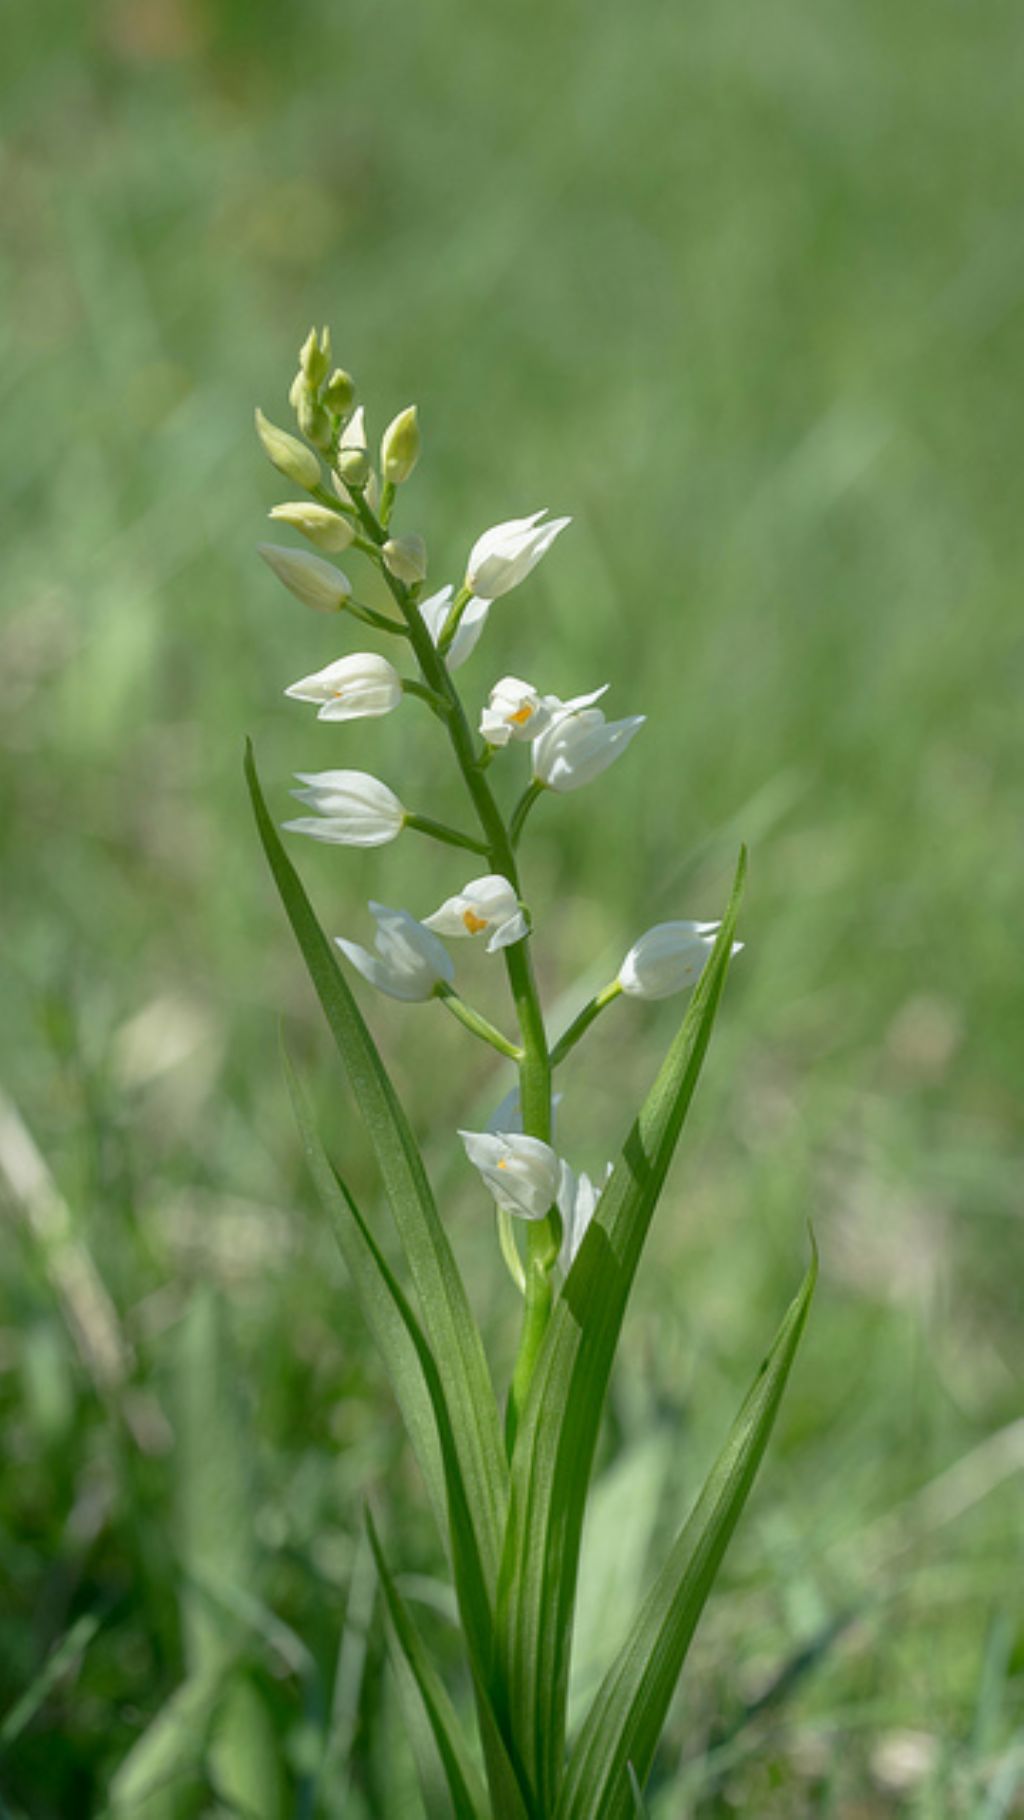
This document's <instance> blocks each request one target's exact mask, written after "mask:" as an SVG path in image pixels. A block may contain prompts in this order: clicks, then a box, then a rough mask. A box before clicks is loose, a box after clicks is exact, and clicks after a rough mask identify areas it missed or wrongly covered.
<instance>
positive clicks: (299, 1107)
mask: <svg viewBox="0 0 1024 1820" xmlns="http://www.w3.org/2000/svg"><path fill="white" fill-rule="evenodd" d="M282 1053H283V1056H284V1068H285V1075H286V1077H287V1081H288V1087H289V1090H290V1092H291V1096H292V1105H293V1107H294V1109H295V1119H296V1123H297V1124H298V1127H299V1134H300V1136H301V1138H302V1147H303V1150H304V1151H305V1154H306V1162H307V1165H308V1167H309V1173H310V1175H311V1176H312V1178H313V1183H314V1186H315V1188H316V1191H317V1193H318V1195H319V1196H320V1199H321V1201H322V1203H323V1206H324V1211H325V1213H326V1214H327V1216H328V1219H329V1220H330V1222H331V1228H332V1230H333V1232H334V1236H335V1238H336V1240H337V1242H338V1247H339V1249H340V1251H341V1255H342V1257H343V1258H344V1260H345V1264H346V1267H347V1269H348V1273H349V1276H350V1278H351V1280H352V1285H353V1288H354V1289H355V1292H356V1295H357V1296H358V1298H359V1305H360V1307H361V1309H362V1311H363V1315H364V1318H365V1320H366V1324H367V1326H368V1327H369V1329H370V1332H371V1333H372V1334H373V1337H374V1340H375V1341H376V1343H377V1348H378V1351H379V1352H380V1355H381V1358H382V1359H383V1361H384V1365H385V1367H386V1369H387V1374H388V1377H389V1378H390V1380H391V1388H392V1390H393V1391H394V1393H395V1398H396V1400H397V1403H398V1406H399V1408H400V1410H401V1412H402V1419H403V1421H404V1423H405V1428H406V1433H407V1434H408V1436H409V1440H410V1442H411V1443H412V1448H413V1451H414V1453H415V1455H416V1458H417V1460H418V1461H419V1466H420V1471H421V1472H422V1474H423V1478H424V1482H425V1484H426V1488H427V1495H428V1497H429V1498H430V1502H431V1505H432V1506H433V1510H434V1515H435V1517H436V1519H437V1522H438V1526H439V1528H440V1531H441V1535H442V1537H443V1538H444V1540H445V1541H446V1542H447V1540H448V1506H447V1501H446V1498H445V1490H444V1467H443V1465H442V1463H441V1448H440V1444H439V1442H438V1438H437V1425H436V1422H435V1420H434V1412H433V1409H432V1407H431V1402H430V1395H429V1393H428V1391H427V1387H426V1384H425V1383H424V1379H423V1368H422V1366H421V1364H420V1361H419V1358H418V1357H417V1353H416V1347H415V1346H414V1344H413V1342H412V1339H411V1338H410V1335H409V1329H408V1327H407V1325H406V1322H405V1321H404V1320H403V1318H402V1316H401V1314H400V1312H399V1310H398V1307H397V1305H396V1302H395V1298H394V1296H393V1295H392V1294H391V1291H390V1289H389V1287H388V1282H387V1278H386V1277H385V1276H384V1275H383V1274H382V1272H381V1270H380V1268H379V1265H378V1263H377V1253H376V1250H375V1247H374V1246H373V1245H371V1244H368V1243H367V1240H366V1238H365V1236H364V1232H365V1230H366V1229H365V1226H364V1222H363V1221H362V1220H360V1219H354V1218H353V1217H352V1212H351V1208H350V1202H349V1198H348V1197H347V1196H346V1195H345V1194H344V1193H343V1192H342V1190H341V1188H339V1186H338V1181H337V1178H336V1176H335V1173H334V1170H333V1168H332V1167H331V1164H330V1162H329V1160H328V1158H327V1155H326V1153H325V1151H324V1148H323V1144H322V1143H321V1141H320V1137H319V1134H318V1133H317V1130H316V1126H315V1124H314V1122H313V1114H312V1110H311V1108H310V1105H309V1102H308V1100H307V1098H306V1094H305V1092H304V1090H303V1088H302V1086H301V1083H300V1081H299V1079H298V1076H297V1074H296V1072H295V1067H294V1064H293V1063H292V1060H291V1057H290V1056H289V1054H288V1052H287V1049H285V1048H284V1047H283V1046H282Z"/></svg>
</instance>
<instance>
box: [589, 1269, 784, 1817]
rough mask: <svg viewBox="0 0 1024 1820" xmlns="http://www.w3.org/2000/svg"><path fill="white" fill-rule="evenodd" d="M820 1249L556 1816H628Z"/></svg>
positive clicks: (597, 1711)
mask: <svg viewBox="0 0 1024 1820" xmlns="http://www.w3.org/2000/svg"><path fill="white" fill-rule="evenodd" d="M817 1273H818V1265H817V1257H816V1256H814V1257H812V1259H811V1264H810V1268H809V1269H808V1271H807V1275H806V1276H805V1278H804V1281H803V1283H802V1285H801V1288H800V1291H799V1293H798V1294H797V1296H796V1298H795V1300H794V1301H793V1302H792V1304H791V1306H790V1308H789V1310H788V1311H787V1313H786V1316H785V1319H784V1320H783V1323H782V1326H781V1327H780V1329H779V1331H778V1334H777V1335H776V1338H775V1341H774V1343H773V1345H772V1349H771V1351H770V1352H769V1354H768V1356H767V1358H766V1359H765V1361H764V1363H763V1365H762V1366H761V1369H760V1371H759V1373H758V1375H757V1378H756V1379H755V1381H754V1384H753V1386H752V1388H751V1390H750V1392H749V1394H748V1396H747V1398H746V1401H745V1402H744V1404H743V1407H742V1409H741V1410H740V1413H739V1415H738V1416H737V1418H736V1421H735V1423H734V1424H733V1428H732V1431H731V1433H730V1435H729V1438H728V1440H727V1442H726V1444H725V1447H724V1448H723V1450H722V1452H721V1454H720V1455H719V1457H718V1460H717V1461H716V1463H715V1465H714V1467H713V1468H712V1470H711V1472H710V1474H709V1476H708V1478H707V1481H706V1483H705V1485H704V1488H703V1490H702V1492H701V1494H700V1497H699V1499H698V1501H697V1504H696V1506H695V1508H694V1511H693V1514H692V1516H691V1517H690V1519H689V1521H688V1523H687V1524H686V1525H685V1527H684V1529H683V1530H682V1531H681V1533H680V1535H679V1537H678V1539H677V1541H676V1543H675V1546H674V1547H673V1549H672V1552H671V1554H670V1555H669V1558H668V1560H667V1562H666V1563H665V1566H664V1567H663V1569H662V1571H661V1573H660V1574H659V1576H658V1579H657V1580H656V1582H655V1584H654V1586H653V1587H652V1588H651V1590H650V1592H649V1593H648V1595H647V1598H646V1599H645V1601H644V1604H643V1606H642V1607H641V1610H640V1612H639V1614H638V1616H637V1618H636V1621H635V1623H634V1625H633V1627H632V1630H631V1632H630V1635H629V1636H628V1637H627V1639H626V1642H625V1643H624V1645H623V1647H622V1649H621V1651H620V1652H619V1655H618V1657H617V1659H616V1661H615V1662H614V1663H613V1665H612V1667H611V1668H610V1669H609V1671H608V1674H607V1675H606V1677H605V1679H604V1682H603V1683H602V1685H601V1687H600V1689H599V1690H598V1694H597V1697H596V1699H595V1700H594V1703H593V1706H592V1707H591V1709H590V1712H589V1713H588V1715H587V1718H586V1721H585V1722H584V1725H583V1729H582V1731H581V1733H580V1736H579V1739H578V1740H577V1743H576V1746H575V1749H574V1750H573V1752H572V1755H571V1757H570V1760H569V1765H568V1769H567V1772H566V1778H565V1782H564V1785H563V1788H562V1792H561V1797H560V1799H559V1803H558V1807H557V1809H556V1820H592V1816H593V1815H594V1814H600V1815H601V1816H602V1820H630V1816H631V1815H633V1814H635V1813H636V1811H637V1809H636V1789H637V1786H638V1785H640V1784H642V1782H643V1780H644V1779H645V1777H646V1775H647V1773H648V1770H649V1769H650V1766H651V1760H652V1758H653V1756H654V1751H655V1747H656V1745H657V1742H658V1737H659V1735H660V1732H661V1728H662V1725H663V1723H664V1720H665V1714H666V1712H667V1710H668V1705H669V1701H670V1700H671V1698H672V1694H673V1692H674V1690H675V1686H676V1682H677V1681H678V1679H679V1673H680V1670H681V1668H682V1666H683V1662H684V1660H685V1657H686V1652H687V1650H688V1649H689V1646H690V1641H691V1639H692V1637H693V1633H694V1631H695V1629H696V1627H697V1621H698V1619H699V1617H700V1615H701V1612H702V1611H703V1609H704V1605H705V1602H706V1600H707V1597H708V1594H709V1592H710V1590H711V1587H712V1584H713V1582H714V1579H715V1576H716V1574H717V1573H718V1569H719V1567H720V1565H721V1562H722V1557H723V1555H724V1554H725V1551H726V1548H727V1547H728V1544H729V1541H730V1538H731V1537H732V1533H733V1531H734V1529H735V1527H736V1524H737V1522H738V1520H739V1517H740V1513H741V1512H742V1510H743V1507H744V1505H745V1503H746V1501H747V1498H748V1496H749V1494H750V1489H751V1487H752V1485H753V1483H754V1479H755V1476H756V1474H757V1469H758V1467H759V1466H760V1464H761V1459H762V1457H763V1455H764V1450H765V1448H766V1446H767V1444H768V1437H769V1435H770V1434H771V1431H772V1427H773V1425H774V1422H775V1417H776V1415H777V1413H778V1408H779V1404H780V1402H781V1401H782V1394H783V1391H784V1390H785V1388H786V1380H787V1378H788V1376H789V1371H790V1367H791V1366H792V1363H793V1359H794V1357H795V1355H796V1350H797V1347H798V1345H799V1343H800V1337H801V1334H802V1333H803V1329H804V1324H805V1322H806V1320H807V1311H808V1308H809V1307H810V1301H811V1296H812V1295H813V1293H814V1285H815V1281H816V1278H817Z"/></svg>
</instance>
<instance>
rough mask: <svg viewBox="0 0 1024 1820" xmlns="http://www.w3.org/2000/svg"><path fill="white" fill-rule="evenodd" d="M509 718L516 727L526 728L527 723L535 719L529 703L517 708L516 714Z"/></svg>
mask: <svg viewBox="0 0 1024 1820" xmlns="http://www.w3.org/2000/svg"><path fill="white" fill-rule="evenodd" d="M508 718H509V720H510V721H511V722H512V725H513V726H514V727H525V725H526V723H527V721H528V720H532V719H533V709H532V708H531V706H530V704H529V702H528V701H527V702H524V703H523V705H522V707H521V708H517V709H516V711H515V713H514V714H510V715H509V717H508Z"/></svg>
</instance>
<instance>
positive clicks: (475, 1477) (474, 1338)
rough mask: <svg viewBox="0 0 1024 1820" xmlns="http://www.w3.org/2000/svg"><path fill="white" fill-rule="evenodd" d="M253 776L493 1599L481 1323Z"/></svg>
mask: <svg viewBox="0 0 1024 1820" xmlns="http://www.w3.org/2000/svg"><path fill="white" fill-rule="evenodd" d="M245 773H246V778H247V781H248V785H249V793H250V796H251V798H252V806H253V812H254V814H255V817H256V825H257V828H258V830H259V835H260V839H261V841H262V843H263V850H264V852H265V854H266V857H267V861H268V863H269V865H270V869H271V871H272V873H273V875H274V880H275V883H276V885H277V888H278V891H279V892H280V894H281V900H282V903H283V904H284V907H285V910H286V911H287V914H288V917H289V920H290V922H291V925H292V929H293V930H294V933H295V937H296V940H297V941H298V944H299V947H300V948H301V950H302V955H303V959H304V960H305V962H306V966H307V968H308V970H309V975H310V978H311V980H312V982H313V985H314V987H315V988H316V992H317V996H318V997H319V1000H320V1003H321V1005H322V1007H323V1010H324V1014H325V1016H326V1018H327V1022H328V1024H329V1025H330V1028H331V1033H332V1035H333V1037H334V1040H335V1043H336V1044H337V1047H338V1051H339V1054H340V1055H341V1058H342V1061H343V1063H344V1065H345V1069H346V1071H347V1074H348V1079H349V1083H350V1085H351V1088H352V1092H353V1095H354V1097H355V1100H356V1104H357V1105H358V1107H359V1111H360V1115H361V1117H362V1120H363V1123H364V1125H365V1127H366V1130H367V1134H368V1136H369V1139H370V1142H371V1144H372V1146H373V1150H374V1153H375V1155H376V1159H377V1165H378V1167H379V1169H380V1172H381V1179H382V1181H383V1184H384V1189H385V1192H386V1194H387V1197H388V1202H389V1205H390V1207H391V1212H392V1215H393V1217H394V1221H395V1225H396V1227H397V1229H398V1233H399V1237H400V1238H401V1241H402V1245H403V1248H404V1251H405V1255H406V1258H407V1261H408V1265H409V1270H410V1273H411V1276H412V1280H413V1283H414V1284H415V1287H416V1293H417V1296H418V1297H419V1301H420V1306H421V1308H422V1310H423V1318H424V1323H425V1326H426V1330H427V1334H428V1337H429V1340H430V1345H431V1348H432V1351H433V1352H434V1354H435V1355H436V1357H437V1359H438V1361H439V1363H440V1366H441V1369H442V1370H443V1372H444V1376H445V1382H446V1384H447V1386H448V1395H449V1400H450V1409H451V1418H452V1426H453V1429H454V1433H455V1445H456V1448H457V1450H458V1455H459V1461H460V1464H461V1468H462V1473H463V1476H464V1478H465V1482H466V1488H467V1492H468V1495H469V1503H470V1509H471V1512H472V1518H473V1522H474V1525H475V1527H476V1530H477V1533H478V1538H479V1546H480V1555H481V1560H482V1562H483V1567H484V1573H485V1577H486V1580H487V1585H488V1590H489V1593H490V1594H491V1595H492V1596H493V1593H494V1589H495V1586H496V1581H497V1570H498V1562H499V1556H500V1548H501V1538H502V1534H503V1531H504V1526H505V1517H506V1508H507V1495H508V1474H507V1467H506V1461H505V1454H504V1448H503V1445H502V1436H501V1423H500V1420H499V1416H498V1407H497V1402H496V1399H495V1395H494V1386H493V1384H492V1382H491V1377H490V1372H489V1370H488V1367H487V1360H486V1357H485V1354H484V1347H483V1341H482V1339H481V1337H480V1330H479V1328H478V1326H477V1323H476V1321H475V1319H474V1317H473V1313H472V1310H471V1308H470V1305H469V1298H468V1297H467V1295H466V1290H465V1286H464V1284H463V1281H462V1278H461V1276H460V1274H459V1269H458V1265H457V1264H456V1262H455V1257H454V1254H453V1252H452V1248H451V1246H450V1244H449V1242H448V1236H447V1234H446V1232H445V1230H444V1227H443V1225H442V1223H441V1220H440V1218H439V1216H438V1212H437V1208H436V1206H435V1204H434V1197H433V1194H432V1193H431V1189H430V1184H429V1182H428V1180H427V1175H426V1171H425V1169H424V1167H423V1159H422V1157H421V1156H420V1153H419V1149H418V1147H417V1144H416V1140H415V1138H414V1136H413V1134H412V1130H411V1128H410V1125H409V1121H408V1119H407V1118H406V1116H405V1113H404V1111H403V1109H402V1106H401V1104H400V1102H399V1099H398V1096H397V1094H396V1093H395V1090H394V1087H393V1086H392V1083H391V1080H390V1078H389V1076H388V1073H387V1070H386V1069H385V1067H384V1064H383V1062H382V1061H381V1059H380V1056H379V1054H378V1052H377V1049H376V1046H375V1044H374V1042H373V1039H372V1037H371V1036H370V1033H369V1031H368V1029H367V1027H366V1024H365V1023H364V1021H363V1018H362V1017H361V1015H360V1012H359V1008H358V1006H357V1004H356V1002H355V999H354V998H353V996H352V993H351V992H350V991H349V988H348V985H347V983H346V981H345V979H344V976H343V974H342V972H341V969H340V967H339V966H338V963H337V961H336V959H335V955H334V951H333V949H332V947H331V944H330V942H329V941H328V939H327V937H326V935H325V934H324V932H323V930H322V929H321V927H320V924H319V923H318V921H317V919H316V915H315V913H314V911H313V907H312V905H311V904H310V901H309V898H308V897H307V895H306V892H305V890H304V889H303V886H302V883H301V881H300V879H299V876H298V873H297V872H296V870H295V868H294V866H293V865H292V863H291V861H290V860H289V858H288V856H287V854H286V853H285V851H284V848H283V847H282V845H281V842H280V839H279V838H278V834H277V829H276V828H275V827H274V824H273V821H272V820H271V817H270V814H269V812H268V809H267V805H266V802H265V800H264V797H263V792H262V789H261V788H260V782H259V778H258V776H257V773H256V765H255V761H254V758H253V753H252V747H251V745H250V746H247V748H246V755H245Z"/></svg>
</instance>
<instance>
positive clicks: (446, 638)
mask: <svg viewBox="0 0 1024 1820" xmlns="http://www.w3.org/2000/svg"><path fill="white" fill-rule="evenodd" d="M472 598H473V590H472V588H467V587H465V586H463V587H461V588H460V589H459V591H458V593H457V594H456V596H455V599H454V600H453V601H452V604H451V606H450V607H449V608H448V617H447V619H446V620H445V622H444V625H443V626H442V627H441V636H440V638H439V639H438V641H437V648H438V651H439V652H440V654H441V656H442V657H445V656H447V654H448V651H449V650H450V649H451V645H452V640H453V639H454V637H455V634H456V632H457V631H458V629H459V621H460V620H461V618H462V615H463V614H464V612H465V611H466V608H467V607H468V606H469V603H470V601H471V600H472Z"/></svg>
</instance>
